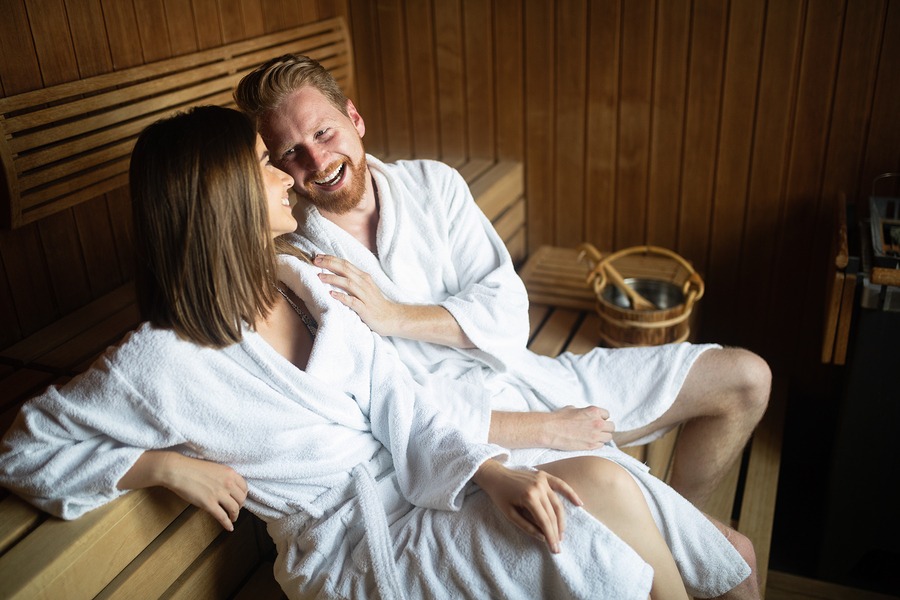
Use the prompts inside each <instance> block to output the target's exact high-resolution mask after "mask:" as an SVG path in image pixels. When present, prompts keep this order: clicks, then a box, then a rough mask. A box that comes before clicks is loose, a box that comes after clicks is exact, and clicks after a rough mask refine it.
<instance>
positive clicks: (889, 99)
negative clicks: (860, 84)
mask: <svg viewBox="0 0 900 600" xmlns="http://www.w3.org/2000/svg"><path fill="white" fill-rule="evenodd" d="M898 107H900V3H898V2H891V3H889V4H888V10H887V15H886V17H885V20H884V34H883V36H882V45H881V53H880V57H879V61H878V79H877V82H876V87H875V100H874V102H873V103H872V126H871V129H870V133H869V139H868V143H867V145H866V154H865V158H864V161H863V168H862V172H861V180H860V182H859V187H860V190H861V192H863V193H861V194H860V197H861V198H862V197H866V196H868V195H869V193H870V192H869V190H871V189H872V180H873V179H874V178H875V176H876V175H880V174H882V173H886V172H898V171H900V144H898V140H900V119H898V116H897V115H898V112H900V110H898ZM880 189H881V192H880V193H885V190H888V192H887V193H890V194H891V195H896V194H897V187H894V188H890V187H887V186H882V187H881V188H880Z"/></svg>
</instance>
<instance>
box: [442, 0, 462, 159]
mask: <svg viewBox="0 0 900 600" xmlns="http://www.w3.org/2000/svg"><path fill="white" fill-rule="evenodd" d="M461 13H462V9H461V7H460V0H443V1H441V2H436V3H435V4H434V23H435V41H436V42H437V85H438V115H439V119H440V125H441V156H442V157H443V158H447V159H451V160H452V159H460V158H465V157H466V127H465V119H466V116H467V115H466V97H465V85H466V84H465V72H464V65H463V40H462V35H463V32H462V14H461Z"/></svg>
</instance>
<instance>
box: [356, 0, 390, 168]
mask: <svg viewBox="0 0 900 600" xmlns="http://www.w3.org/2000/svg"><path fill="white" fill-rule="evenodd" d="M350 17H351V23H352V30H353V62H354V67H355V69H356V73H355V75H356V76H355V79H356V95H357V99H354V100H353V103H354V104H355V105H356V108H357V109H358V110H359V111H360V114H361V115H362V116H363V118H364V119H365V123H366V147H367V148H369V149H370V150H371V151H373V152H375V153H376V154H379V153H383V152H384V151H385V149H386V148H385V147H386V145H387V144H386V139H385V125H384V96H385V94H384V85H383V82H382V79H381V71H380V68H381V66H380V65H381V58H380V56H381V55H380V50H379V48H380V46H379V43H378V37H377V31H378V30H377V27H376V26H375V24H376V23H377V20H376V18H377V17H376V12H375V5H374V4H373V3H371V2H367V1H366V0H350Z"/></svg>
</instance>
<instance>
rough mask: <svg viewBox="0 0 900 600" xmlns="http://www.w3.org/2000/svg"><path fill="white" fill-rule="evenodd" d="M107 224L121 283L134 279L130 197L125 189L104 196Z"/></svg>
mask: <svg viewBox="0 0 900 600" xmlns="http://www.w3.org/2000/svg"><path fill="white" fill-rule="evenodd" d="M106 203H107V206H108V211H109V222H110V227H111V229H112V234H113V238H114V239H115V244H116V259H117V261H118V264H119V272H120V273H122V281H129V280H131V279H132V278H133V277H134V246H133V239H134V238H133V226H132V217H131V197H130V196H129V193H128V189H127V188H124V187H123V188H119V189H118V190H114V191H112V192H110V193H108V194H107V195H106Z"/></svg>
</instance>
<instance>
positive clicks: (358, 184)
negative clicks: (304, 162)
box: [295, 154, 367, 215]
mask: <svg viewBox="0 0 900 600" xmlns="http://www.w3.org/2000/svg"><path fill="white" fill-rule="evenodd" d="M366 164H367V163H366V155H365V154H363V155H362V158H360V160H359V162H358V163H354V162H351V161H350V160H349V159H348V160H346V161H344V162H343V163H340V162H338V163H334V164H332V165H329V166H328V167H327V168H326V169H324V170H322V171H320V172H318V173H314V174H313V175H311V176H310V177H309V178H307V180H306V182H304V184H303V186H302V190H301V191H299V192H298V194H300V196H302V197H304V198H306V199H307V200H308V201H309V203H310V204H312V205H313V206H315V207H316V208H318V209H319V210H323V211H326V212H329V213H332V214H337V215H342V214H344V213H347V212H349V211H351V210H353V209H354V208H356V207H357V206H359V203H360V202H361V201H362V198H363V194H365V192H366V173H367V169H366ZM339 165H343V169H344V172H343V173H342V174H341V175H340V177H342V178H343V179H344V185H343V187H341V188H340V189H339V190H336V191H334V192H327V191H324V190H322V189H320V188H319V186H317V185H316V184H315V183H314V182H315V181H317V180H322V179H324V178H325V177H327V176H328V175H329V174H330V173H332V172H334V170H335V169H336V168H337V167H338V166H339ZM295 187H296V186H295Z"/></svg>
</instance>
